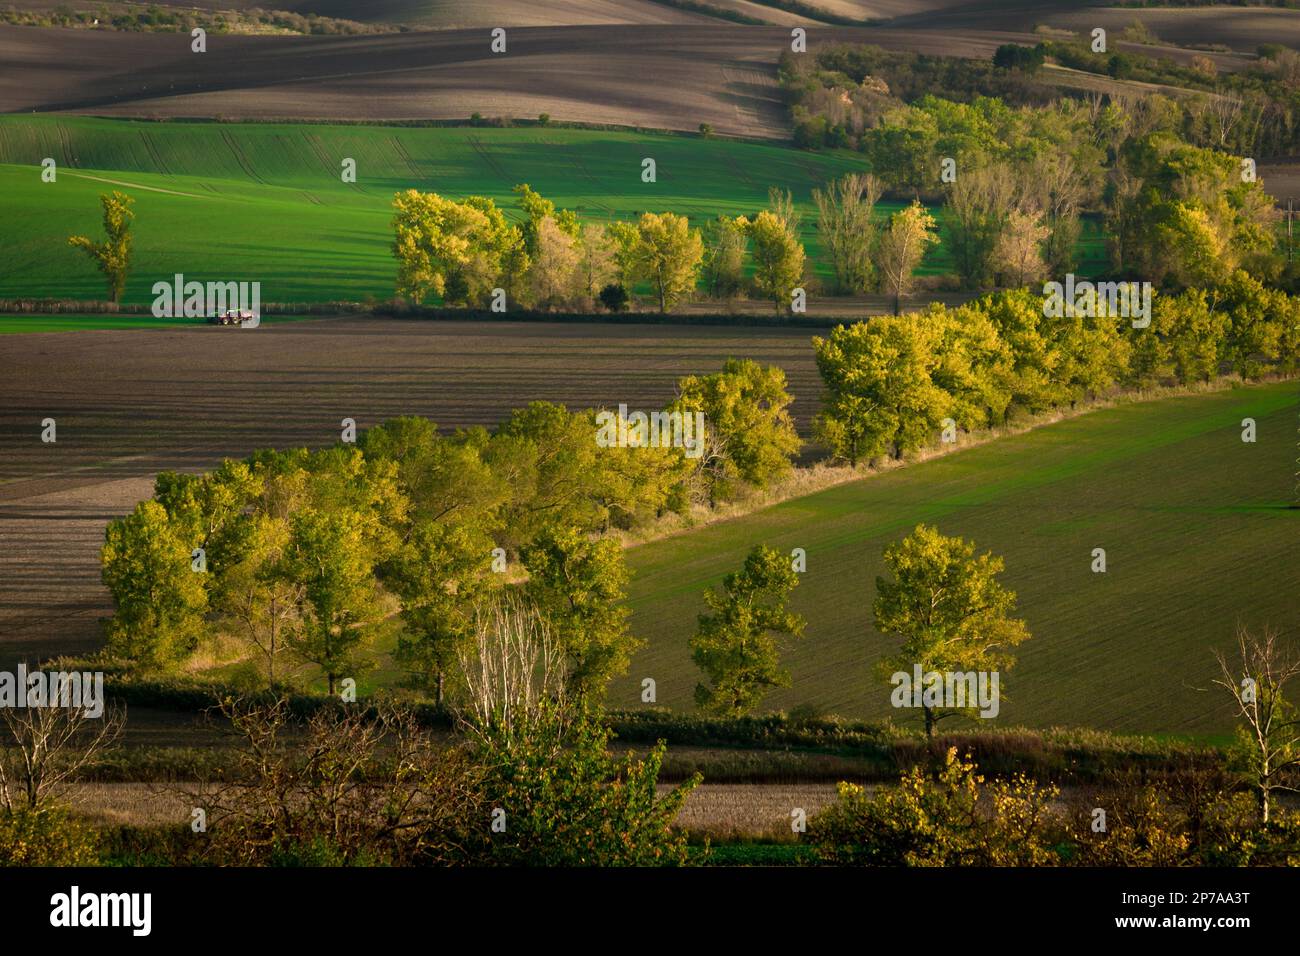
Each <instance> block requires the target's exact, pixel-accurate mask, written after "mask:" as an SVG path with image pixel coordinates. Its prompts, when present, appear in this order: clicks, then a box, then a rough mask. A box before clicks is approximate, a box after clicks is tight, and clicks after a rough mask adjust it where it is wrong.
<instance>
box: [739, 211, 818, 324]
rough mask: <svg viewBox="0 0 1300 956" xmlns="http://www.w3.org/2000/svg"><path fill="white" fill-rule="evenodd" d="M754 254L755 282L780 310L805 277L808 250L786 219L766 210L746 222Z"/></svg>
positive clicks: (787, 303)
mask: <svg viewBox="0 0 1300 956" xmlns="http://www.w3.org/2000/svg"><path fill="white" fill-rule="evenodd" d="M743 228H744V230H745V234H746V235H747V236H748V237H749V241H750V247H751V249H752V250H753V257H754V286H755V287H756V288H757V289H758V291H759V293H760V294H761V295H762V296H763V297H764V298H765V299H770V300H771V301H772V305H773V306H774V307H775V308H776V309H777V310H778V311H780V309H781V308H782V306H783V305H784V306H786V307H787V308H788V307H789V305H790V301H791V298H790V296H791V293H792V292H793V291H794V289H795V288H796V287H797V286H798V285H799V283H800V282H801V281H802V279H803V264H804V251H803V246H802V245H801V244H800V243H799V240H798V239H796V238H795V236H794V233H793V231H792V230H791V229H790V227H789V226H788V225H787V224H786V222H785V220H784V219H782V218H781V216H779V215H777V214H776V213H773V212H769V211H767V210H764V211H763V212H760V213H759V214H758V215H757V216H755V217H754V218H753V219H752V220H746V221H745V224H744V227H743Z"/></svg>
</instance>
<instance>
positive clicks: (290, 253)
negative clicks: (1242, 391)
mask: <svg viewBox="0 0 1300 956" xmlns="http://www.w3.org/2000/svg"><path fill="white" fill-rule="evenodd" d="M46 157H50V158H53V159H54V160H55V161H56V162H57V163H58V178H57V181H56V182H54V183H43V182H42V181H41V176H40V172H41V170H40V163H41V161H42V160H43V159H44V158H46ZM646 157H652V158H654V160H655V162H656V165H657V174H658V181H657V182H655V183H643V182H641V161H642V159H644V158H646ZM345 158H351V159H354V160H355V161H356V164H357V183H356V184H348V183H344V182H343V181H342V180H341V177H340V173H341V170H342V166H341V163H342V161H343V160H344V159H345ZM862 168H864V165H863V161H862V159H861V157H859V156H855V155H853V154H849V153H841V154H829V153H809V152H803V151H800V150H795V149H790V148H784V147H781V146H774V145H766V144H757V143H745V142H737V141H731V140H721V139H700V138H697V137H689V136H673V135H667V134H651V133H634V132H606V131H597V130H576V129H560V128H549V127H545V128H544V127H519V128H510V129H496V128H471V127H456V128H434V127H428V128H409V127H375V126H346V125H341V126H323V125H307V124H257V123H246V124H227V123H181V122H169V123H151V122H143V121H131V120H107V119H91V118H80V117H51V116H26V115H23V116H0V193H2V194H3V195H4V196H5V211H6V215H5V223H4V227H3V231H2V232H0V298H12V297H19V296H51V297H62V298H74V299H99V298H102V297H103V295H104V289H103V282H102V279H101V277H100V275H99V273H98V272H97V271H96V270H95V268H94V267H93V265H92V264H91V262H90V261H89V260H88V259H87V258H86V257H85V256H84V255H83V254H82V253H80V252H78V251H77V250H75V249H72V248H70V247H69V246H68V245H67V242H66V239H67V237H68V236H69V235H72V234H74V233H84V234H87V235H91V236H97V235H99V234H100V232H101V226H100V209H99V201H98V196H99V194H100V193H101V192H105V191H108V190H111V189H121V190H123V191H125V192H127V193H129V194H130V195H132V196H133V197H134V198H135V200H136V206H135V210H136V221H135V236H136V242H135V251H136V264H135V268H134V271H133V273H132V276H131V279H130V281H129V282H128V286H127V295H126V301H128V302H147V301H150V299H151V298H152V296H151V294H150V289H151V287H152V285H153V283H154V282H156V281H158V280H159V279H168V278H170V277H171V276H172V275H173V274H174V273H177V272H182V273H184V274H185V275H186V277H187V278H193V279H199V280H201V281H207V280H210V279H211V280H217V279H220V280H249V281H252V280H260V281H261V282H262V301H263V302H285V301H302V302H322V301H332V300H352V301H361V300H364V299H365V298H366V297H367V296H373V297H375V298H376V299H385V298H389V297H391V296H392V294H393V279H394V276H395V274H396V265H395V263H394V261H393V259H392V256H391V253H390V251H389V244H390V241H391V231H390V220H391V208H390V204H391V201H392V197H393V194H394V193H395V192H397V191H399V190H401V189H407V188H411V187H416V188H419V189H424V190H433V191H437V192H441V193H445V194H447V195H450V196H456V197H460V196H465V195H470V194H480V195H486V196H490V197H492V198H493V199H495V200H496V201H497V202H498V203H500V204H502V205H503V206H505V207H507V209H509V210H510V213H511V214H512V215H516V216H517V210H516V209H515V206H514V202H513V200H514V197H513V194H512V193H511V191H510V190H511V188H512V187H513V186H514V185H515V184H516V183H522V182H527V183H530V184H531V185H532V186H533V188H535V189H537V190H538V191H539V192H541V193H542V194H543V195H545V196H547V197H548V198H551V199H553V200H554V201H555V202H556V203H557V204H558V205H559V206H560V207H563V208H572V209H576V210H578V211H579V212H580V213H581V214H582V215H583V216H584V217H587V218H590V219H594V220H608V219H611V218H618V219H627V218H632V217H633V216H635V215H637V214H639V213H640V212H643V211H647V210H653V211H663V210H672V211H674V212H679V213H684V214H686V215H688V216H689V217H690V218H691V220H692V221H693V222H694V223H695V224H696V225H702V224H703V223H705V222H706V221H708V220H709V219H711V218H713V217H714V216H716V215H718V214H723V213H725V214H728V215H740V214H744V213H752V212H754V211H756V210H757V209H760V208H762V207H763V206H764V205H765V204H766V202H767V190H768V187H769V186H774V185H775V186H782V187H785V188H789V189H790V190H791V191H792V192H793V193H794V195H795V197H796V199H797V200H798V201H799V202H800V204H801V209H802V211H803V214H804V216H803V218H804V222H803V238H804V241H805V243H806V245H807V247H808V253H809V256H810V258H811V259H812V260H813V262H814V264H815V265H816V267H817V272H818V274H819V275H822V276H826V275H828V273H827V270H826V267H825V264H824V263H822V262H821V261H820V258H821V250H820V245H819V243H818V242H817V237H816V230H815V222H814V220H815V212H814V210H813V208H812V205H811V191H812V189H813V187H814V186H817V185H820V184H822V183H824V182H826V181H827V180H829V179H833V178H835V177H837V176H840V175H842V174H843V173H845V172H848V171H851V170H856V169H862ZM896 207H897V204H889V203H882V204H881V213H882V214H883V213H884V211H886V210H887V209H892V208H896ZM1087 226H1088V233H1087V236H1088V238H1087V239H1086V240H1085V242H1084V243H1083V246H1082V249H1081V253H1082V255H1083V256H1084V260H1085V261H1084V266H1083V267H1082V268H1081V270H1080V271H1081V272H1088V271H1089V268H1090V266H1089V263H1094V264H1095V263H1096V262H1097V261H1098V257H1099V256H1100V251H1101V247H1100V244H1099V240H1098V238H1097V236H1096V232H1095V227H1094V225H1093V224H1092V223H1088V224H1087ZM949 270H950V267H949V264H948V262H947V260H946V257H945V254H944V253H943V251H942V249H940V250H939V251H938V252H936V253H934V254H933V255H932V256H931V258H930V259H929V260H928V261H927V263H926V264H925V266H923V268H922V270H921V271H922V272H928V273H935V272H946V271H949Z"/></svg>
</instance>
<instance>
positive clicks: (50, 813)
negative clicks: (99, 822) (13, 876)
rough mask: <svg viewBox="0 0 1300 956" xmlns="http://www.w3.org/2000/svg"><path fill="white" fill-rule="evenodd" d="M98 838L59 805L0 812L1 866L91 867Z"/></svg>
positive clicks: (95, 857)
mask: <svg viewBox="0 0 1300 956" xmlns="http://www.w3.org/2000/svg"><path fill="white" fill-rule="evenodd" d="M98 862H99V837H98V834H97V833H96V832H95V830H94V829H93V828H92V827H91V826H90V825H89V824H87V823H85V822H83V821H82V820H80V819H78V818H77V817H76V816H74V815H73V814H72V813H71V812H70V811H69V810H68V809H66V808H65V807H61V806H45V807H42V808H40V809H35V810H33V809H29V808H23V809H15V810H7V811H0V866H93V865H95V864H97V863H98Z"/></svg>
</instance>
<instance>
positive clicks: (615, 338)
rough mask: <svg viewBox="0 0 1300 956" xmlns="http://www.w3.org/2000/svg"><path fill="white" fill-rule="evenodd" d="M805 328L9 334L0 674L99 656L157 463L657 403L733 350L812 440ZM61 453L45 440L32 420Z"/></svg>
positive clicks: (340, 325) (193, 462)
mask: <svg viewBox="0 0 1300 956" xmlns="http://www.w3.org/2000/svg"><path fill="white" fill-rule="evenodd" d="M810 337H811V332H809V331H807V330H799V329H746V328H724V327H687V326H654V325H645V324H617V325H612V324H611V325H602V324H559V323H517V322H499V323H484V322H449V321H444V322H432V321H400V320H384V319H372V318H344V319H327V320H310V321H301V322H290V323H284V324H275V325H272V324H263V325H262V326H261V327H260V328H257V329H234V328H225V329H223V328H217V327H197V328H180V329H165V330H140V331H120V332H118V331H97V332H74V333H60V334H29V335H6V336H4V337H3V338H0V367H2V368H4V369H5V373H6V374H5V378H4V381H3V384H2V385H0V666H4V665H5V664H6V663H12V662H15V661H17V660H19V659H24V658H26V659H29V660H35V659H37V658H42V657H48V656H50V655H52V654H56V653H64V652H69V653H73V652H85V651H89V650H92V649H94V648H96V647H98V645H99V641H100V637H99V623H98V622H99V620H100V619H101V618H102V617H103V616H105V615H106V614H108V613H109V611H110V605H109V602H108V595H107V593H106V592H105V591H104V589H103V587H102V585H101V584H100V582H99V564H98V552H99V547H100V545H101V543H102V541H103V533H104V526H105V524H106V523H107V522H108V521H109V520H110V519H112V518H114V517H118V516H120V515H122V514H125V513H127V512H129V511H130V510H131V508H132V507H134V505H135V504H136V502H138V501H140V500H141V499H143V498H147V497H148V496H149V494H150V493H151V490H152V481H153V476H154V475H155V474H156V473H157V472H158V471H159V470H161V469H165V468H173V469H181V470H185V469H189V470H198V469H204V468H208V467H211V466H213V465H214V464H216V463H217V462H219V461H220V460H221V458H223V457H244V456H246V455H248V454H249V453H251V452H252V451H254V450H255V449H257V448H266V447H289V446H308V447H323V446H327V445H330V444H332V443H333V442H334V441H336V440H337V439H338V436H339V423H340V421H341V420H342V419H343V418H353V419H355V420H356V422H357V424H358V426H360V427H362V428H365V427H367V426H369V425H373V424H376V423H378V422H379V421H382V420H384V419H386V418H390V417H393V416H396V415H403V414H419V415H426V416H428V417H430V418H432V419H433V420H434V421H435V422H437V423H438V424H439V425H440V426H442V427H443V428H444V429H452V428H456V427H463V426H469V425H494V424H496V423H497V422H499V421H501V420H502V419H503V418H504V417H505V416H506V415H507V414H508V413H509V411H510V410H511V409H512V408H515V407H519V406H522V405H525V404H527V403H528V402H530V401H534V400H547V401H555V402H562V403H565V404H567V405H570V406H571V407H594V406H599V405H617V404H618V403H620V402H626V403H627V404H628V405H629V406H630V407H631V408H633V409H636V408H643V409H651V408H658V407H662V405H663V404H664V403H666V402H667V401H668V400H670V399H671V398H672V396H673V393H674V386H675V384H676V382H677V380H678V379H679V378H680V377H681V376H683V375H685V374H689V373H697V372H708V371H713V370H715V369H717V368H718V367H719V366H720V365H721V363H722V362H723V361H724V360H725V359H727V358H728V357H731V356H737V357H746V358H753V359H756V360H758V361H761V362H765V363H773V364H777V365H780V366H781V367H782V368H784V369H785V370H786V372H787V374H788V375H789V378H790V389H791V391H792V392H793V393H794V395H795V396H796V399H797V401H796V404H795V408H794V412H795V416H796V419H797V421H798V422H799V424H800V426H801V427H802V428H804V429H805V430H806V426H807V425H808V422H809V420H810V418H811V416H812V414H813V413H814V412H815V411H816V405H817V400H818V396H819V394H820V388H821V386H820V383H819V380H818V378H817V372H816V368H815V366H814V364H813V357H812V348H811V344H810ZM47 417H50V418H54V419H55V421H56V423H57V429H58V432H57V438H58V440H57V442H56V443H54V444H44V443H42V442H41V440H40V434H41V421H42V420H43V419H45V418H47Z"/></svg>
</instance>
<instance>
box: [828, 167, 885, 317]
mask: <svg viewBox="0 0 1300 956" xmlns="http://www.w3.org/2000/svg"><path fill="white" fill-rule="evenodd" d="M882 188H883V187H882V185H881V182H880V180H879V179H877V178H876V177H875V176H872V175H871V174H870V173H849V174H848V175H846V176H843V177H841V178H839V179H837V180H835V181H834V182H833V183H831V184H830V185H829V186H827V188H826V189H825V191H823V190H820V189H814V190H813V202H815V203H816V204H817V231H818V232H820V233H821V236H822V241H823V242H824V243H825V244H826V250H827V252H828V253H829V254H830V257H831V265H832V267H833V268H834V269H835V282H836V284H837V285H838V286H839V288H840V289H841V290H842V291H844V292H848V293H862V292H867V291H869V290H870V288H871V286H872V282H873V280H874V278H875V276H874V270H873V268H872V265H871V252H872V246H873V245H874V243H875V235H876V227H875V223H874V222H873V221H872V214H873V212H874V210H875V207H876V201H877V200H879V199H880V194H881V192H882Z"/></svg>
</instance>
